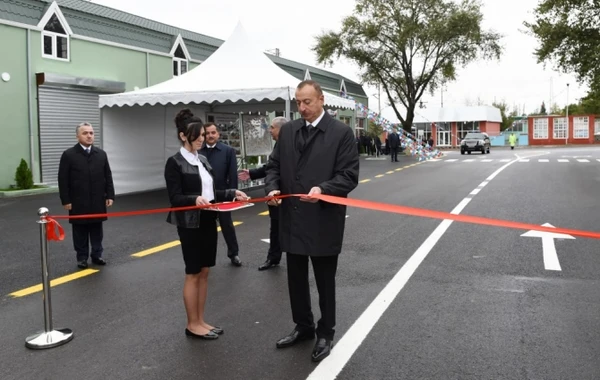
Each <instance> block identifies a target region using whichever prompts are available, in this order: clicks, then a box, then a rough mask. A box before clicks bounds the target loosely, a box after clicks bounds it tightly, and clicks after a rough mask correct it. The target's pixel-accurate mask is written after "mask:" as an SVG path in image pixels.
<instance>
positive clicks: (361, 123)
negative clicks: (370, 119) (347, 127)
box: [356, 119, 365, 129]
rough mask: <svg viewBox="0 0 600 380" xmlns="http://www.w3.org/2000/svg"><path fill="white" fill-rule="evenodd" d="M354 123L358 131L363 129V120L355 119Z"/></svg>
mask: <svg viewBox="0 0 600 380" xmlns="http://www.w3.org/2000/svg"><path fill="white" fill-rule="evenodd" d="M356 121H357V122H358V125H357V126H356V128H358V129H364V128H365V119H356Z"/></svg>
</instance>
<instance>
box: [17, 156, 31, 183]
mask: <svg viewBox="0 0 600 380" xmlns="http://www.w3.org/2000/svg"><path fill="white" fill-rule="evenodd" d="M15 182H16V184H17V187H18V188H19V189H24V190H25V189H31V188H32V187H33V174H32V173H31V169H29V166H27V162H26V161H25V160H24V159H22V158H21V163H20V164H19V166H18V167H17V171H16V172H15Z"/></svg>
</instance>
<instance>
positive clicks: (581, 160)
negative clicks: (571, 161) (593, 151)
mask: <svg viewBox="0 0 600 380" xmlns="http://www.w3.org/2000/svg"><path fill="white" fill-rule="evenodd" d="M577 161H579V162H590V160H586V159H585V158H578V159H577Z"/></svg>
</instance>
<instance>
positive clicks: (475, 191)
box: [469, 189, 481, 195]
mask: <svg viewBox="0 0 600 380" xmlns="http://www.w3.org/2000/svg"><path fill="white" fill-rule="evenodd" d="M480 191H481V189H475V190H473V191H471V193H470V194H469V195H477V194H479V192H480Z"/></svg>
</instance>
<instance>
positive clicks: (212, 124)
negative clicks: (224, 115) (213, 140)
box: [204, 121, 221, 132]
mask: <svg viewBox="0 0 600 380" xmlns="http://www.w3.org/2000/svg"><path fill="white" fill-rule="evenodd" d="M208 127H215V128H216V129H217V132H221V131H219V126H218V125H217V124H215V123H213V122H212V121H209V122H208V123H206V124H204V129H205V130H206V128H208Z"/></svg>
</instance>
